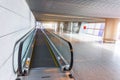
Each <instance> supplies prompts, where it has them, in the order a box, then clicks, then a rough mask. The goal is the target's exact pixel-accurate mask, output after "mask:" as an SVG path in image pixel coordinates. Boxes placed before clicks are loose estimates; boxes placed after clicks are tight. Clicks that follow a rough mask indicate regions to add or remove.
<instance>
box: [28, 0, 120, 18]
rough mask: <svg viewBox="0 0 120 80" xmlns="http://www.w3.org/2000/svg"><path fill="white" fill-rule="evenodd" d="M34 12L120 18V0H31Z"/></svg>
mask: <svg viewBox="0 0 120 80" xmlns="http://www.w3.org/2000/svg"><path fill="white" fill-rule="evenodd" d="M28 3H29V5H30V8H31V9H32V11H34V12H37V13H38V12H40V13H44V14H48V13H49V14H61V15H72V16H84V17H97V18H120V0H29V1H28Z"/></svg>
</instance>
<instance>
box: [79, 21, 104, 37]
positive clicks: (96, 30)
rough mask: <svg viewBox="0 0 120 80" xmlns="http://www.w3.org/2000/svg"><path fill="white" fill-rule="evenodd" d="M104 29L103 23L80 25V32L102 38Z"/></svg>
mask: <svg viewBox="0 0 120 80" xmlns="http://www.w3.org/2000/svg"><path fill="white" fill-rule="evenodd" d="M104 27H105V23H82V25H81V28H80V32H81V33H86V34H89V35H94V36H100V37H102V36H103V34H104Z"/></svg>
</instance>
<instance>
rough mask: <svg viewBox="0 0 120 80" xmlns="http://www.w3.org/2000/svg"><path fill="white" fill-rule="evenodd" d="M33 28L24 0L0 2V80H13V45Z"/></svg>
mask: <svg viewBox="0 0 120 80" xmlns="http://www.w3.org/2000/svg"><path fill="white" fill-rule="evenodd" d="M33 27H35V19H34V16H33V14H32V13H31V11H30V9H29V7H28V5H27V4H26V2H25V0H0V80H15V77H16V75H15V74H14V73H13V69H12V52H13V47H14V44H15V42H16V41H17V40H18V39H19V38H21V37H22V36H23V35H24V34H25V33H27V32H28V31H29V30H30V29H32V28H33Z"/></svg>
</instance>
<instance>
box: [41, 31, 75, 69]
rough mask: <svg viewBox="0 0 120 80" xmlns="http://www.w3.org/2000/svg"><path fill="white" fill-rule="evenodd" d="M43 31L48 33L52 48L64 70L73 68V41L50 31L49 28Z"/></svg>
mask: <svg viewBox="0 0 120 80" xmlns="http://www.w3.org/2000/svg"><path fill="white" fill-rule="evenodd" d="M43 33H44V34H45V35H46V37H47V39H48V42H49V44H50V46H51V49H52V50H53V53H54V55H55V56H56V58H57V60H58V63H59V65H60V66H61V68H62V70H64V71H69V70H71V69H72V66H73V49H72V45H71V43H70V42H69V41H67V40H65V39H63V38H62V37H60V36H58V35H56V34H54V33H51V32H48V31H47V30H44V31H43Z"/></svg>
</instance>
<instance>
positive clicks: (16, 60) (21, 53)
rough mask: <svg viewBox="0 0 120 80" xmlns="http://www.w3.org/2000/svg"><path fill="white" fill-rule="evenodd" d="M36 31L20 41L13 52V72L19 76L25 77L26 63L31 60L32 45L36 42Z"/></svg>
mask: <svg viewBox="0 0 120 80" xmlns="http://www.w3.org/2000/svg"><path fill="white" fill-rule="evenodd" d="M35 33H36V30H35V29H32V30H31V31H30V32H28V33H27V34H25V35H24V36H23V37H22V38H21V39H19V40H18V41H17V42H16V44H15V47H14V51H13V70H14V72H15V73H18V74H19V75H23V74H24V72H25V69H26V61H27V60H28V59H30V58H31V55H32V44H33V42H34V36H35Z"/></svg>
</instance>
